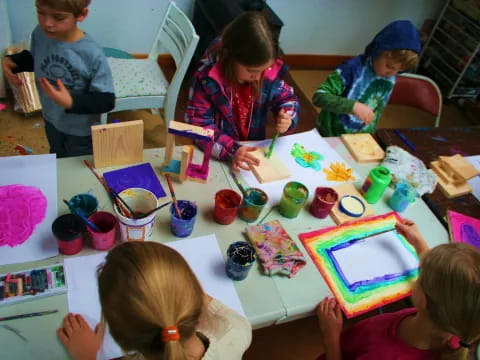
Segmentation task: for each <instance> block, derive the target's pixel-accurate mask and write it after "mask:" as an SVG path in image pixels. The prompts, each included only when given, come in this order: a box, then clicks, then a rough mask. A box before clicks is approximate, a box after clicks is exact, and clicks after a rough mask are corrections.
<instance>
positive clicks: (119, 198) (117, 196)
mask: <svg viewBox="0 0 480 360" xmlns="http://www.w3.org/2000/svg"><path fill="white" fill-rule="evenodd" d="M107 186H108V185H107ZM108 189H109V190H110V192H111V193H112V195H113V196H114V197H115V199H116V200H118V201H120V203H121V204H123V205H124V206H125V207H126V208H127V210H128V211H124V212H125V214H126V215H127V216H128V217H131V218H136V215H135V211H133V209H132V208H131V207H130V206H129V205H128V204H127V203H126V202H125V200H123V199H122V197H121V196H120V195H118V193H117V192H116V191H115V190H113V189H112V188H111V187H110V186H108ZM117 203H118V202H117ZM119 205H120V204H119Z"/></svg>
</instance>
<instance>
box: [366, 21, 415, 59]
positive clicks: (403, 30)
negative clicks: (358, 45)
mask: <svg viewBox="0 0 480 360" xmlns="http://www.w3.org/2000/svg"><path fill="white" fill-rule="evenodd" d="M400 49H402V50H413V51H415V52H416V53H418V54H420V51H421V42H420V34H419V33H418V31H417V29H416V28H415V26H414V25H413V24H412V22H411V21H409V20H397V21H393V22H391V23H390V24H388V25H387V26H385V27H384V28H383V29H382V30H381V31H380V32H379V33H378V34H377V35H376V36H375V38H374V39H373V40H372V42H371V43H370V44H368V45H367V47H366V48H365V56H366V57H367V58H370V59H372V60H374V59H375V58H376V57H377V56H378V55H380V54H381V53H382V52H384V51H386V50H400Z"/></svg>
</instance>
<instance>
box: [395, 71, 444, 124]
mask: <svg viewBox="0 0 480 360" xmlns="http://www.w3.org/2000/svg"><path fill="white" fill-rule="evenodd" d="M389 104H399V105H407V106H412V107H414V108H417V109H420V110H424V111H426V112H428V113H430V114H432V115H433V116H435V127H438V126H439V125H440V115H441V113H442V93H441V92H440V89H439V88H438V86H437V84H436V83H435V82H434V81H433V80H432V79H430V78H428V77H426V76H423V75H419V74H411V73H404V74H400V75H398V76H397V81H396V83H395V87H394V88H393V92H392V95H391V96H390V100H389Z"/></svg>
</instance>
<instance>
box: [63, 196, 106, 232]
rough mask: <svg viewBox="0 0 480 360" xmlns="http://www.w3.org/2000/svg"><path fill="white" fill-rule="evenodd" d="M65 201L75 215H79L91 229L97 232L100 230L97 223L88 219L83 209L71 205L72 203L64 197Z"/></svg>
mask: <svg viewBox="0 0 480 360" xmlns="http://www.w3.org/2000/svg"><path fill="white" fill-rule="evenodd" d="M63 202H64V203H65V204H66V205H67V206H68V208H69V209H70V211H71V212H73V213H74V214H75V215H77V216H78V217H79V218H80V219H82V220H83V222H85V223H86V224H87V225H88V227H90V228H91V229H93V230H95V231H96V232H100V231H101V230H100V229H99V228H98V226H97V225H95V224H94V223H93V222H91V221H90V220H88V218H87V217H86V216H85V214H84V213H83V212H82V210H80V209H75V208H73V207H72V206H71V204H70V203H69V202H68V201H67V200H65V199H63Z"/></svg>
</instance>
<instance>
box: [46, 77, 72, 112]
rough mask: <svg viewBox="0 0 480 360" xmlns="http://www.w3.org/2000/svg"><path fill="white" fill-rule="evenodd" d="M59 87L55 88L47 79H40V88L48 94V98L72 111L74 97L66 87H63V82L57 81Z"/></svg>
mask: <svg viewBox="0 0 480 360" xmlns="http://www.w3.org/2000/svg"><path fill="white" fill-rule="evenodd" d="M57 86H58V89H57V88H56V87H54V86H53V85H52V84H50V82H49V81H48V80H47V79H46V78H40V87H41V88H42V90H43V91H44V92H45V94H47V96H48V97H49V98H50V99H52V100H53V101H54V102H55V103H56V104H57V105H60V106H61V107H63V108H65V109H71V108H72V104H73V99H72V96H71V95H70V92H69V91H68V90H67V88H66V87H65V85H63V82H62V80H60V79H57Z"/></svg>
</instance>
